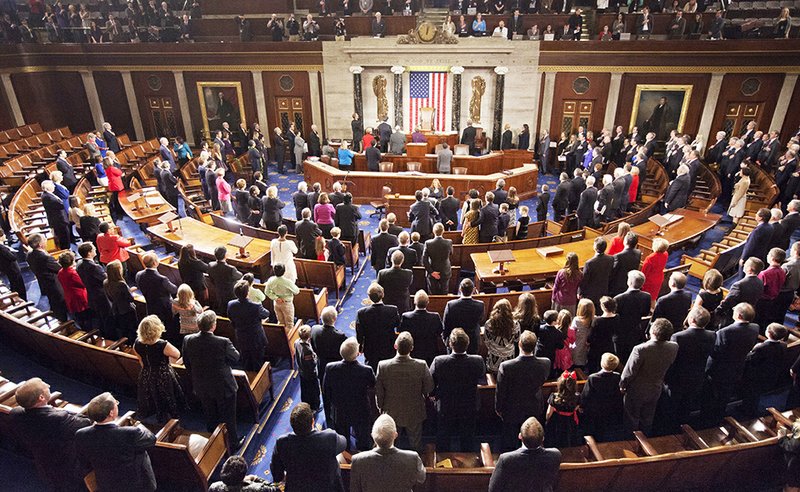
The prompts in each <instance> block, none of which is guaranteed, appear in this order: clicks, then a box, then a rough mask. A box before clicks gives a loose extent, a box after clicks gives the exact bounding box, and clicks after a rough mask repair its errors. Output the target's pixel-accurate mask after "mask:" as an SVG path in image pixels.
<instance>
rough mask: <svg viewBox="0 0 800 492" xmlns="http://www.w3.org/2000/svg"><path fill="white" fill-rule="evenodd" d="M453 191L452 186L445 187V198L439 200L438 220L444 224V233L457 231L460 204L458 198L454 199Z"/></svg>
mask: <svg viewBox="0 0 800 492" xmlns="http://www.w3.org/2000/svg"><path fill="white" fill-rule="evenodd" d="M454 194H455V189H454V188H453V187H452V186H448V187H447V196H446V197H444V198H442V199H441V200H439V205H438V209H439V220H440V222H441V223H442V224H444V229H445V230H446V231H455V230H456V229H458V211H459V209H460V208H461V204H460V203H459V202H458V198H456V197H454V196H453V195H454Z"/></svg>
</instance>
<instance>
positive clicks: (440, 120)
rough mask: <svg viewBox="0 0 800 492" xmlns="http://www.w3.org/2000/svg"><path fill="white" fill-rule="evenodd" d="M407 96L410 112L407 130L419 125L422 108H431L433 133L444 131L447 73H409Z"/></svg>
mask: <svg viewBox="0 0 800 492" xmlns="http://www.w3.org/2000/svg"><path fill="white" fill-rule="evenodd" d="M409 93H410V94H409V95H410V97H411V110H410V111H409V113H410V115H409V118H410V119H409V123H410V124H409V129H410V130H413V129H414V127H416V126H417V125H419V118H420V112H421V109H422V108H426V107H431V108H433V110H434V111H433V124H432V128H433V129H434V130H435V131H444V130H445V116H446V114H447V112H446V109H447V72H411V73H410V74H409Z"/></svg>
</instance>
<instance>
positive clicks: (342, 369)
mask: <svg viewBox="0 0 800 492" xmlns="http://www.w3.org/2000/svg"><path fill="white" fill-rule="evenodd" d="M329 307H330V306H329ZM358 353H359V351H358V340H356V338H355V337H350V338H347V339H345V341H344V342H342V344H341V347H340V349H339V354H340V355H341V357H342V359H344V360H339V361H336V362H331V363H329V364H328V365H327V367H326V369H325V378H324V379H323V382H322V399H323V404H324V407H325V421H326V422H328V425H330V426H331V427H332V428H333V429H334V430H335V431H336V432H337V433H338V434H340V435H342V436H345V438H347V449H350V432H351V430H352V433H353V434H354V435H355V438H356V449H358V450H359V451H366V450H367V449H370V448H372V440H371V439H370V437H369V424H370V412H371V410H372V405H371V402H370V397H371V396H372V391H373V390H374V388H375V373H374V372H373V371H372V368H371V367H369V366H365V365H364V364H362V363H361V362H359V361H358Z"/></svg>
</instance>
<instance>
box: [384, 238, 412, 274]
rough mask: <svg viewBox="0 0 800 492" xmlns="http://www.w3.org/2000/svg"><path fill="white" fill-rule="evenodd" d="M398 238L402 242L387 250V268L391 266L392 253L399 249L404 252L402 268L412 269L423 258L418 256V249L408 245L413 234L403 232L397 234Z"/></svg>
mask: <svg viewBox="0 0 800 492" xmlns="http://www.w3.org/2000/svg"><path fill="white" fill-rule="evenodd" d="M397 239H398V241H400V244H399V245H397V246H395V247H394V248H390V249H389V251H387V252H386V268H391V266H392V260H391V258H392V255H393V254H394V252H395V251H399V252H401V253H402V254H403V264H402V268H404V269H406V270H411V269H412V268H413V267H414V265H416V264H418V262H419V260H420V259H421V258H418V257H417V251H416V250H415V249H414V248H412V247H411V246H409V245H408V243H409V241H410V240H411V236H410V235H409V234H408V232H406V231H403V232H401V233H400V235H399V236H397Z"/></svg>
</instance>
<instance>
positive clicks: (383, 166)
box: [378, 162, 394, 173]
mask: <svg viewBox="0 0 800 492" xmlns="http://www.w3.org/2000/svg"><path fill="white" fill-rule="evenodd" d="M378 169H380V171H381V172H382V173H391V172H394V163H393V162H381V163H379V164H378Z"/></svg>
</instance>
